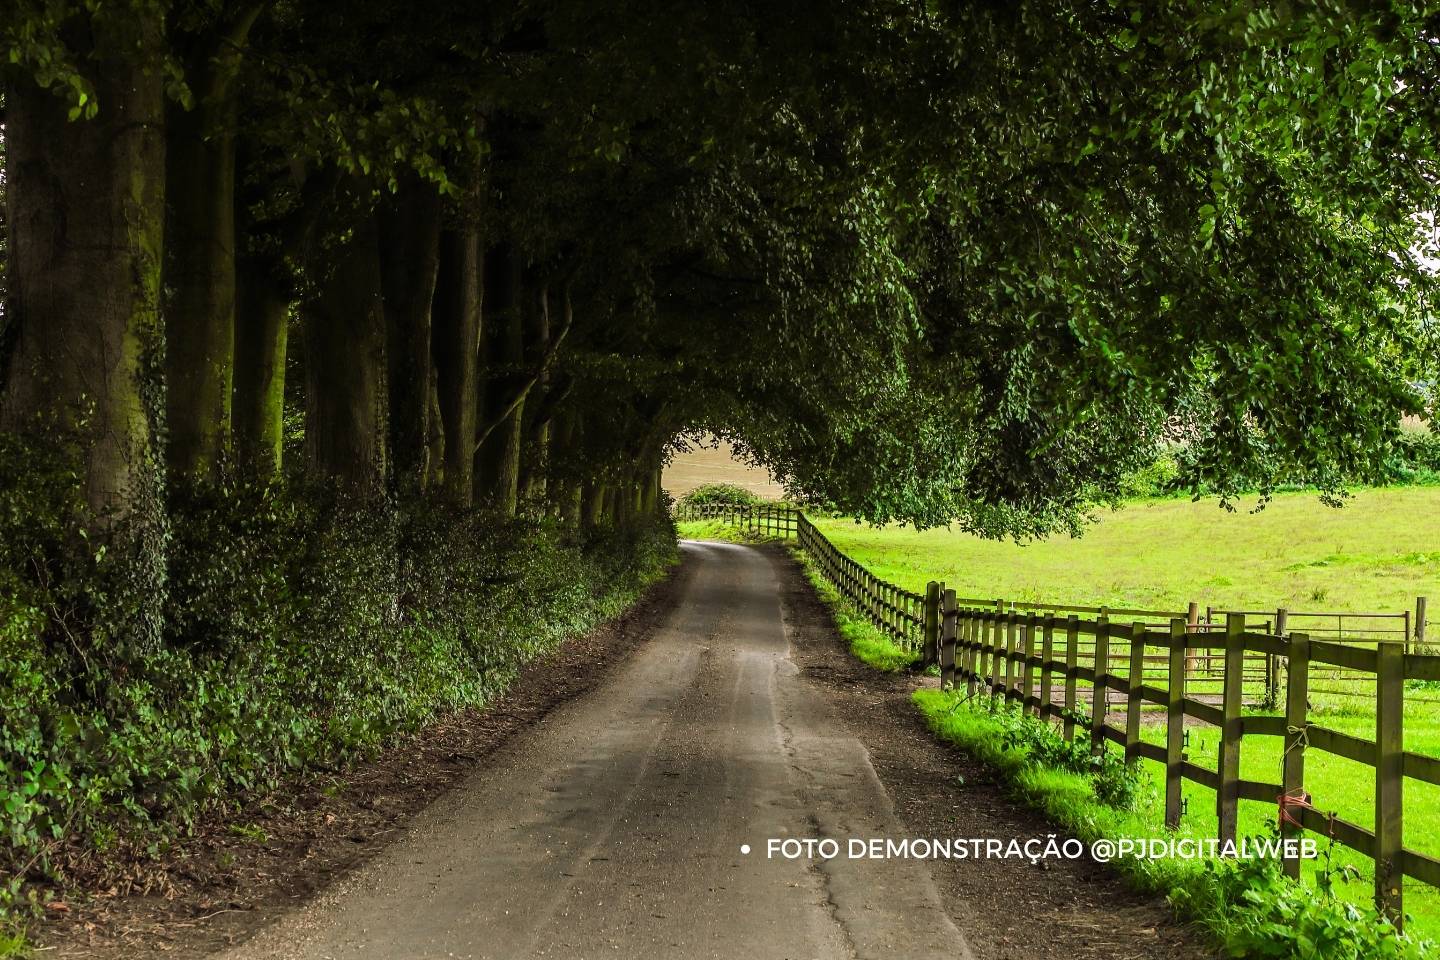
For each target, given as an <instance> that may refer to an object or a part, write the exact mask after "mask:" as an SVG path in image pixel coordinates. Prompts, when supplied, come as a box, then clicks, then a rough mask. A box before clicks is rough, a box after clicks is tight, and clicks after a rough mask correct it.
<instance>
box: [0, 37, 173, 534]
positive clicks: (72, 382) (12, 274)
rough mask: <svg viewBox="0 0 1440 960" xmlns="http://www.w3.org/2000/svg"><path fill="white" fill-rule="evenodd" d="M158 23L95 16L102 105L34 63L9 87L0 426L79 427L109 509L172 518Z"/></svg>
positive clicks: (95, 492) (91, 475)
mask: <svg viewBox="0 0 1440 960" xmlns="http://www.w3.org/2000/svg"><path fill="white" fill-rule="evenodd" d="M162 27H163V24H162V23H161V18H160V17H159V16H158V15H155V14H144V15H141V14H135V15H133V16H127V17H125V18H113V19H111V20H108V21H107V22H106V24H105V25H104V26H103V27H102V28H100V29H98V30H96V31H95V32H96V33H97V35H96V37H95V49H94V50H93V51H92V53H91V57H90V58H89V59H88V60H87V62H86V64H85V66H86V67H87V68H88V69H90V70H91V75H92V79H93V81H94V83H95V87H96V93H97V101H98V104H99V113H98V115H97V116H96V117H95V118H94V119H90V120H78V121H74V122H71V121H69V120H67V110H68V106H67V102H66V101H65V100H63V99H61V98H59V97H56V96H54V95H53V94H51V93H50V92H49V91H48V90H46V89H44V88H42V87H40V86H38V85H37V84H35V83H34V82H33V81H32V80H30V79H29V78H28V77H22V78H19V79H17V80H16V81H15V82H14V83H12V84H11V85H10V87H9V90H8V93H7V97H6V111H7V113H6V130H5V136H6V141H7V143H6V146H7V149H8V151H9V156H8V158H7V163H8V169H7V176H8V178H9V182H8V184H7V186H8V196H9V201H8V206H9V210H8V217H7V219H8V222H9V226H10V231H11V234H10V237H11V255H10V263H9V313H10V315H9V324H10V327H11V330H10V335H11V343H10V347H9V349H8V351H7V353H8V356H6V357H4V358H3V360H4V366H5V372H4V385H5V393H4V397H3V402H0V429H7V430H13V431H17V432H22V433H32V434H35V435H37V436H40V437H51V438H53V437H55V436H56V432H55V431H57V430H58V431H61V432H64V433H68V434H72V435H74V436H75V439H76V440H77V441H78V442H79V446H80V452H81V457H82V460H83V469H84V484H85V493H86V498H87V500H88V502H89V505H90V507H91V508H92V509H93V510H94V511H95V512H96V513H97V514H104V515H108V517H109V519H119V518H123V517H127V516H131V515H135V514H141V515H143V516H145V517H148V518H153V519H155V520H156V521H159V520H161V519H162V513H161V509H162V508H161V503H162V490H163V484H162V478H161V471H160V468H159V465H158V463H157V458H158V455H159V453H158V451H157V450H155V444H156V438H157V436H159V434H160V428H161V426H162V423H163V419H164V411H163V406H164V400H163V397H164V385H163V382H162V378H163V374H162V372H161V370H160V365H161V359H162V357H163V349H164V337H165V334H164V330H163V324H162V320H161V312H160V289H161V286H160V271H161V261H162V256H163V241H164V221H165V216H164V215H165V139H164V118H165V113H164V79H163V77H162V75H161V72H160V71H158V70H155V69H153V67H152V66H150V65H148V64H147V65H141V61H143V60H149V59H151V58H153V57H157V56H158V54H159V46H160V43H159V41H160V37H161V36H162ZM101 522H102V524H104V523H105V522H106V520H104V519H102V521H101ZM158 562H159V561H158V560H157V563H158Z"/></svg>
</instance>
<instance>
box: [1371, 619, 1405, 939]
mask: <svg viewBox="0 0 1440 960" xmlns="http://www.w3.org/2000/svg"><path fill="white" fill-rule="evenodd" d="M1376 653H1377V654H1378V656H1377V657H1376V673H1375V903H1376V905H1377V906H1378V907H1379V908H1380V910H1381V912H1383V913H1384V914H1386V915H1387V916H1388V917H1390V919H1391V920H1394V921H1396V922H1397V923H1398V922H1400V920H1401V918H1402V917H1403V915H1404V909H1403V908H1404V889H1405V881H1404V876H1405V868H1404V864H1403V863H1402V860H1401V858H1402V857H1403V856H1404V853H1403V852H1402V851H1403V848H1404V839H1405V837H1404V832H1403V830H1402V817H1401V812H1402V810H1403V800H1404V793H1405V732H1404V723H1405V644H1404V643H1403V642H1400V643H1396V642H1395V641H1393V640H1385V641H1382V642H1381V643H1380V644H1379V645H1378V646H1377V647H1376Z"/></svg>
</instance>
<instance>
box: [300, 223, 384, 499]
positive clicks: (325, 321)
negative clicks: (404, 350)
mask: <svg viewBox="0 0 1440 960" xmlns="http://www.w3.org/2000/svg"><path fill="white" fill-rule="evenodd" d="M337 256H338V260H337V262H336V263H335V265H334V269H333V270H332V271H331V272H330V275H329V276H328V277H327V278H326V279H325V280H324V281H323V282H322V283H321V284H320V290H319V294H318V296H316V298H315V299H314V300H313V301H312V302H311V303H309V304H308V305H307V306H306V309H305V452H306V459H307V461H308V463H309V468H310V471H311V473H312V474H313V475H315V476H317V477H320V478H325V479H334V480H336V481H338V482H339V483H340V484H341V485H342V486H343V487H346V488H347V489H349V490H350V491H352V492H354V493H358V494H360V495H362V496H376V495H379V494H381V493H383V491H384V488H385V481H386V476H387V468H388V466H389V457H388V455H387V450H386V415H387V409H386V390H385V381H386V364H385V305H384V302H383V298H382V297H381V294H380V248H379V242H378V234H377V230H376V225H375V218H374V217H366V218H365V219H364V221H363V222H362V223H360V224H358V225H357V226H356V227H355V230H354V232H353V233H352V235H351V237H350V239H349V241H348V242H347V243H346V244H345V245H344V247H342V248H341V249H340V250H339V251H338V253H337Z"/></svg>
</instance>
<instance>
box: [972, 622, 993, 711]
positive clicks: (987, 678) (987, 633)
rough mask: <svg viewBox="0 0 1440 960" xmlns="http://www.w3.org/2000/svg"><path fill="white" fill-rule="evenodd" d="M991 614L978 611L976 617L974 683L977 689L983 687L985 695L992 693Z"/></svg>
mask: <svg viewBox="0 0 1440 960" xmlns="http://www.w3.org/2000/svg"><path fill="white" fill-rule="evenodd" d="M991 616H992V615H991V612H989V610H978V612H976V613H975V617H976V630H975V633H976V636H975V643H976V646H975V655H976V658H978V659H979V665H978V666H976V668H975V674H976V676H975V682H976V685H979V687H984V688H985V692H986V694H991V692H994V687H992V685H991V675H992V674H994V669H995V668H994V658H992V656H991Z"/></svg>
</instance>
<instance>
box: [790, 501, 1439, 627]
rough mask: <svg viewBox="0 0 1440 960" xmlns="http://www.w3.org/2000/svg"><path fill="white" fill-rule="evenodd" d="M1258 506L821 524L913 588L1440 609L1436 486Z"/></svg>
mask: <svg viewBox="0 0 1440 960" xmlns="http://www.w3.org/2000/svg"><path fill="white" fill-rule="evenodd" d="M1250 507H1253V502H1252V503H1248V504H1242V505H1240V506H1239V508H1238V509H1237V510H1235V511H1234V512H1227V511H1225V510H1223V509H1221V508H1220V507H1219V506H1218V505H1217V503H1216V501H1214V500H1202V501H1200V502H1198V503H1192V502H1191V501H1188V500H1151V501H1139V502H1135V503H1131V504H1129V505H1127V506H1125V507H1123V508H1121V509H1119V510H1115V511H1107V512H1103V513H1101V514H1100V515H1099V518H1098V521H1097V522H1096V523H1095V524H1093V525H1092V526H1091V527H1090V528H1089V529H1088V530H1086V531H1085V534H1084V536H1082V537H1080V538H1078V539H1075V538H1070V537H1065V536H1061V537H1056V538H1053V539H1051V540H1047V541H1042V542H1037V543H1029V544H1016V543H1009V542H1007V543H996V542H994V541H988V540H982V539H980V538H978V537H974V536H971V535H969V534H965V533H960V532H958V531H954V530H946V529H938V530H927V531H923V532H916V531H915V530H911V529H908V528H899V527H887V528H883V529H876V528H871V527H865V526H862V525H858V524H856V523H854V522H853V521H850V520H845V519H837V520H819V521H817V525H818V526H819V527H820V529H821V530H822V531H823V532H824V533H825V534H826V535H827V536H828V537H830V539H831V540H833V541H834V542H835V544H836V546H838V547H840V549H842V550H844V551H845V552H846V553H848V554H850V555H851V556H852V557H854V558H855V559H857V560H859V561H860V562H862V563H864V564H865V565H866V566H867V567H869V568H870V569H871V570H873V571H874V572H875V573H876V574H878V575H879V576H881V577H884V578H886V579H890V580H893V581H895V582H897V583H901V584H905V585H907V586H909V587H912V588H923V587H924V585H925V581H926V580H929V579H932V578H933V579H938V580H944V581H945V582H946V585H947V586H950V587H953V588H954V589H955V590H956V591H957V592H958V593H960V594H961V595H962V596H977V597H1004V598H1006V599H1013V600H1030V601H1037V600H1038V601H1053V602H1065V603H1077V604H1084V605H1091V606H1099V605H1102V604H1109V605H1112V606H1139V607H1146V608H1153V609H1158V610H1172V609H1173V610H1179V611H1183V610H1184V609H1185V607H1186V604H1187V603H1188V602H1190V601H1192V600H1193V601H1196V602H1198V603H1199V604H1200V605H1201V607H1202V608H1203V607H1204V606H1206V605H1207V604H1209V605H1213V606H1215V607H1217V608H1231V609H1252V610H1273V609H1275V608H1276V607H1286V608H1289V609H1292V610H1312V611H1314V610H1323V611H1332V610H1333V611H1366V612H1381V611H1384V612H1397V613H1398V612H1401V611H1404V610H1413V609H1414V606H1415V598H1416V596H1417V595H1428V596H1430V597H1431V598H1432V599H1433V601H1434V603H1433V604H1432V610H1431V619H1432V620H1433V619H1436V618H1440V487H1408V488H1407V487H1397V488H1387V489H1367V490H1360V491H1357V492H1356V493H1355V495H1354V496H1353V498H1352V499H1351V500H1350V501H1349V502H1348V503H1347V504H1346V505H1345V506H1343V507H1339V508H1335V507H1327V506H1325V505H1324V504H1322V503H1320V501H1319V500H1318V499H1317V498H1316V497H1315V496H1314V495H1313V494H1307V493H1293V494H1281V495H1278V496H1276V497H1275V499H1274V500H1273V501H1271V503H1270V504H1269V505H1268V506H1266V507H1265V509H1264V510H1262V511H1260V512H1258V513H1252V512H1249V508H1250ZM1433 632H1434V631H1432V633H1433Z"/></svg>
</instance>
